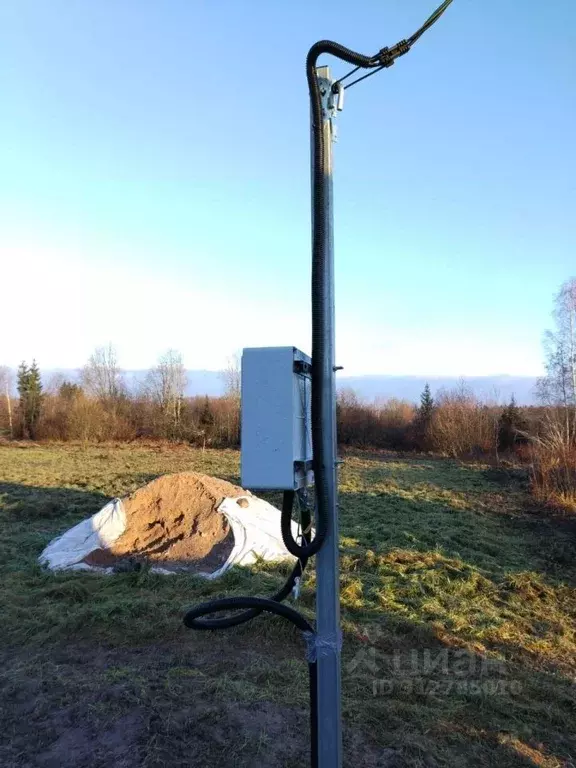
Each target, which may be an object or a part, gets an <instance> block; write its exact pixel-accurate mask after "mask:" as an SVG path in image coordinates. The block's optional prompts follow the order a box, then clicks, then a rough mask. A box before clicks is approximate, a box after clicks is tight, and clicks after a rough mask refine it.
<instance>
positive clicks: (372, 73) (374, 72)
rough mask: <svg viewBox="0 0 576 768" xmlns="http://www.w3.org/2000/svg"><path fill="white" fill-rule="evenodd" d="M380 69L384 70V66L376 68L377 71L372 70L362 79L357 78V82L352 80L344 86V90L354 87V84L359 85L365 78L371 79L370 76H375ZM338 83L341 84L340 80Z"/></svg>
mask: <svg viewBox="0 0 576 768" xmlns="http://www.w3.org/2000/svg"><path fill="white" fill-rule="evenodd" d="M381 69H384V64H382V66H381V67H378V68H377V69H373V70H372V71H371V72H368V74H367V75H362V77H359V78H358V79H357V80H352V82H351V83H348V85H345V86H344V90H346V89H347V88H352V86H353V85H356V83H361V82H362V80H366V78H367V77H372V75H375V74H376V73H377V72H380V70H381ZM339 82H342V80H340V81H339Z"/></svg>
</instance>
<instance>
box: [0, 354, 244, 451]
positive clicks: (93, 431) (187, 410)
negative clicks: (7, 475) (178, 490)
mask: <svg viewBox="0 0 576 768" xmlns="http://www.w3.org/2000/svg"><path fill="white" fill-rule="evenodd" d="M221 376H222V379H223V384H224V394H223V395H222V396H221V397H208V396H204V397H200V396H197V397H186V394H185V393H186V385H187V375H186V370H185V368H184V363H183V359H182V355H181V354H180V353H179V352H177V351H176V350H173V349H169V350H168V351H167V352H165V353H164V354H163V355H162V356H161V357H160V358H159V359H158V362H157V364H156V365H155V366H154V367H153V368H151V369H150V370H149V371H148V373H147V374H146V376H145V378H144V380H143V381H142V382H140V383H139V384H138V385H136V386H135V387H134V386H133V387H128V385H127V382H126V379H125V376H124V374H123V371H122V369H121V367H120V364H119V361H118V358H117V354H116V350H115V348H114V347H113V346H112V345H111V344H109V345H107V346H105V347H98V348H97V349H95V350H94V352H93V353H92V354H91V355H90V358H89V359H88V361H87V363H86V365H85V366H84V367H83V368H82V370H81V371H80V372H79V376H78V380H75V381H71V380H69V379H66V378H65V377H63V376H61V375H55V376H53V377H52V379H51V380H50V381H49V382H47V383H46V384H44V383H43V382H42V378H41V374H40V370H39V368H38V365H37V363H36V361H32V363H31V364H30V365H28V364H27V363H26V362H22V363H21V364H20V366H19V368H18V371H17V375H16V391H17V395H18V397H17V398H16V399H14V398H13V387H14V382H13V381H12V376H11V371H10V369H8V368H7V367H6V366H3V367H1V368H0V387H1V392H2V394H3V398H2V401H1V407H0V432H1V433H3V434H4V435H5V436H6V437H10V438H14V439H30V440H61V441H69V440H71V441H74V440H79V441H83V442H98V441H106V440H136V439H142V438H150V439H167V440H185V441H188V442H190V443H194V444H201V445H204V446H205V445H212V446H228V445H238V443H239V423H240V422H239V414H240V374H239V370H238V361H237V360H236V359H232V360H231V361H230V363H229V366H228V368H227V369H226V370H224V371H222V372H221Z"/></svg>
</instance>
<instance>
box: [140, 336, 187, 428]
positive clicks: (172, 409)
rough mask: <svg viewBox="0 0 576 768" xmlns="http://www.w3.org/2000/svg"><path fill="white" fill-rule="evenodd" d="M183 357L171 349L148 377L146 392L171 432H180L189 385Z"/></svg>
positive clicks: (160, 359)
mask: <svg viewBox="0 0 576 768" xmlns="http://www.w3.org/2000/svg"><path fill="white" fill-rule="evenodd" d="M187 379H188V377H187V375H186V369H185V368H184V363H183V361H182V355H181V354H180V352H177V351H176V350H175V349H169V350H168V351H167V352H165V353H164V354H163V355H162V356H161V357H160V358H159V360H158V364H157V365H156V366H155V367H154V368H152V370H150V371H149V373H148V376H147V377H146V383H145V391H146V393H147V394H148V396H149V397H150V398H151V399H152V400H153V401H154V402H155V403H156V404H157V405H158V407H159V408H160V411H161V413H162V415H163V417H164V419H165V420H166V422H167V424H168V426H169V427H170V429H171V431H173V432H176V431H178V429H179V427H180V425H181V422H182V402H183V400H184V393H185V390H186V384H187Z"/></svg>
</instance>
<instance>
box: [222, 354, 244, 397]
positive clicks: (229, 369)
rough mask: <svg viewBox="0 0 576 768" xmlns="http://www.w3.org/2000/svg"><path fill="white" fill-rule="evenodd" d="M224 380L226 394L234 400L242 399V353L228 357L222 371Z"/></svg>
mask: <svg viewBox="0 0 576 768" xmlns="http://www.w3.org/2000/svg"><path fill="white" fill-rule="evenodd" d="M220 378H221V379H222V381H223V382H224V395H225V396H226V397H229V398H231V399H234V400H240V378H241V376H240V354H239V353H238V352H236V353H234V354H233V355H232V356H231V357H229V358H228V361H227V364H226V368H224V370H222V371H220Z"/></svg>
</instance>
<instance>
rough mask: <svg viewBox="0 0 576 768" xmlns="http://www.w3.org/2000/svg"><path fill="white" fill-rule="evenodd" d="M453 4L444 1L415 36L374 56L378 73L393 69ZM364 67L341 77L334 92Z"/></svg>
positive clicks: (363, 78)
mask: <svg viewBox="0 0 576 768" xmlns="http://www.w3.org/2000/svg"><path fill="white" fill-rule="evenodd" d="M452 2H453V0H444V2H443V3H442V5H440V6H439V7H438V8H436V10H435V11H434V13H433V14H432V15H431V16H429V17H428V19H426V21H425V22H424V24H422V26H421V27H420V28H419V29H418V30H416V32H414V34H413V35H411V36H410V37H409V38H408V39H407V40H401V41H400V42H399V43H396V45H393V46H392V48H382V50H381V51H379V52H378V53H377V54H376V56H372V57H371V58H372V60H376V59H378V60H379V63H380V67H379V68H378V70H376V71H380V69H384V68H385V67H391V66H392V64H394V61H395V60H396V59H397V58H399V57H400V56H404V54H406V53H408V51H409V50H410V48H411V47H412V46H413V45H414V43H415V42H416V41H417V40H419V39H420V38H421V37H422V35H423V34H424V32H426V31H427V30H428V29H430V27H431V26H432V25H433V24H435V23H436V22H437V21H438V19H439V18H440V16H442V14H443V13H444V11H445V10H446V9H447V8H448V6H449V5H450V4H451V3H452ZM362 66H364V65H360V66H357V67H355V68H354V69H352V70H350V72H347V73H346V74H345V75H344V77H341V78H340V79H339V80H337V81H336V82H335V83H334V84H333V86H332V88H333V90H334V89H335V88H336V87H337V85H338V84H339V83H343V82H344V80H347V79H348V78H349V77H350V75H353V74H354V73H355V72H357V71H358V70H359V69H361V68H362ZM376 71H374V72H370V73H369V74H367V75H364V76H363V77H359V78H358V79H357V80H354V82H352V83H348V85H347V86H345V87H346V88H351V87H352V86H353V85H356V83H360V82H361V81H362V80H366V78H367V77H370V76H371V75H373V74H376Z"/></svg>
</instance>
